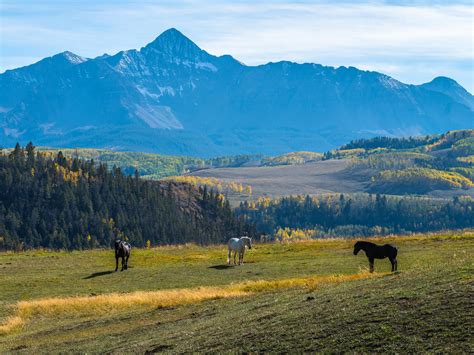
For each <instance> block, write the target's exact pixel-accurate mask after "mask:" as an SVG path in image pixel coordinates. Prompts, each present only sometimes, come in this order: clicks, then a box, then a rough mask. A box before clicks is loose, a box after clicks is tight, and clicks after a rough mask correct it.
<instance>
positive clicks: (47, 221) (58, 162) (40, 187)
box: [0, 143, 251, 250]
mask: <svg viewBox="0 0 474 355" xmlns="http://www.w3.org/2000/svg"><path fill="white" fill-rule="evenodd" d="M250 232H251V230H250V227H249V226H248V225H246V224H245V223H243V222H242V221H239V220H237V219H236V218H234V216H233V214H232V211H231V209H230V206H229V204H228V203H227V202H226V201H225V199H224V198H223V196H222V195H220V194H218V193H215V192H214V191H207V190H206V189H198V188H196V187H194V186H192V185H189V184H185V183H176V182H171V181H159V182H158V181H149V180H144V179H140V178H139V176H138V175H134V176H130V175H129V176H127V175H125V174H123V172H122V171H121V170H120V169H119V168H113V169H108V167H107V166H106V165H105V164H98V165H97V164H94V163H93V161H92V160H80V159H77V158H66V157H65V156H64V155H63V154H62V152H59V153H58V154H57V155H55V156H53V157H51V156H50V155H49V154H48V155H45V154H42V153H38V154H37V153H36V152H35V148H34V146H33V145H32V144H31V143H30V144H29V145H28V146H27V147H26V148H24V149H23V148H22V147H20V146H19V145H17V146H16V147H15V149H14V150H13V151H12V152H10V153H9V154H8V155H3V154H0V250H24V249H30V248H41V247H42V248H52V249H89V248H95V247H110V246H111V245H112V243H113V241H114V240H115V239H116V238H121V239H126V240H129V241H130V242H131V243H132V244H133V245H135V246H145V245H150V244H151V245H164V244H183V243H188V242H195V243H200V244H208V243H216V242H222V241H224V240H226V238H228V237H229V236H233V235H234V236H236V235H241V234H242V233H250Z"/></svg>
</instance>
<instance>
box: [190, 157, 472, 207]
mask: <svg viewBox="0 0 474 355" xmlns="http://www.w3.org/2000/svg"><path fill="white" fill-rule="evenodd" d="M351 164H352V163H351V160H350V159H331V160H324V161H318V162H311V163H307V164H302V165H283V166H267V167H238V168H218V169H205V170H198V171H195V172H192V173H190V174H189V175H194V176H200V177H207V178H217V179H219V180H221V181H223V182H225V183H231V182H236V183H240V184H243V185H250V186H251V187H252V191H253V192H252V198H251V199H257V198H258V197H261V196H264V197H270V198H277V197H282V196H290V195H319V194H325V193H360V192H367V191H368V190H367V188H368V185H369V184H370V176H371V174H373V173H374V172H373V171H372V172H370V171H366V170H363V169H350V166H351ZM427 195H429V196H432V197H435V198H448V199H449V198H452V197H453V196H456V195H465V196H472V197H474V188H470V189H458V190H443V191H442V190H434V191H431V192H430V193H428V194H427ZM229 199H230V201H231V202H232V203H233V204H234V205H236V204H237V203H238V202H240V201H243V200H248V199H249V197H248V196H247V195H242V196H238V195H236V194H232V195H230V196H229Z"/></svg>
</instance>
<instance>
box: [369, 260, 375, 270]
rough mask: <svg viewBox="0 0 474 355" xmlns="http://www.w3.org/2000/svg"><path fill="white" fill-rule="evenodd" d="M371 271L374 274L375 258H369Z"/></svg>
mask: <svg viewBox="0 0 474 355" xmlns="http://www.w3.org/2000/svg"><path fill="white" fill-rule="evenodd" d="M369 271H370V272H374V258H369Z"/></svg>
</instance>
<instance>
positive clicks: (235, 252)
mask: <svg viewBox="0 0 474 355" xmlns="http://www.w3.org/2000/svg"><path fill="white" fill-rule="evenodd" d="M236 256H237V250H236V251H234V265H237V263H236V262H235V257H236Z"/></svg>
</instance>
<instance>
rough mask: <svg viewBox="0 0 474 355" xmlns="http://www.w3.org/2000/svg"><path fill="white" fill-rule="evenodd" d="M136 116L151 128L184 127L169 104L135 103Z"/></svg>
mask: <svg viewBox="0 0 474 355" xmlns="http://www.w3.org/2000/svg"><path fill="white" fill-rule="evenodd" d="M134 109H135V110H134V113H135V116H136V117H138V118H139V119H141V120H143V121H144V122H145V123H146V124H147V125H148V126H149V127H150V128H161V129H183V128H184V127H183V125H182V124H181V122H179V120H178V119H177V118H176V116H175V115H174V114H173V111H172V110H171V108H170V107H168V106H162V105H152V104H145V105H134Z"/></svg>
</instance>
